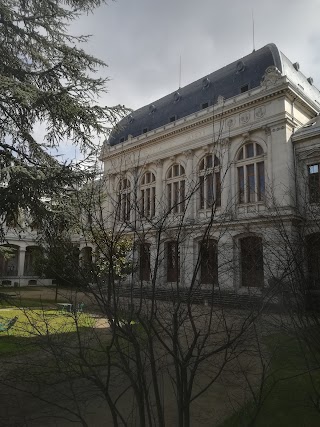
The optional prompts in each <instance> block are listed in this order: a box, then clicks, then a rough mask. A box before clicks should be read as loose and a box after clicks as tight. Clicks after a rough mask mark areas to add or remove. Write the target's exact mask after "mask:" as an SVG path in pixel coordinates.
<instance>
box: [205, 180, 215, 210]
mask: <svg viewBox="0 0 320 427" xmlns="http://www.w3.org/2000/svg"><path fill="white" fill-rule="evenodd" d="M206 184H207V203H206V205H207V206H206V207H207V208H210V207H211V206H212V203H213V202H214V194H213V174H212V173H210V174H209V175H207V176H206Z"/></svg>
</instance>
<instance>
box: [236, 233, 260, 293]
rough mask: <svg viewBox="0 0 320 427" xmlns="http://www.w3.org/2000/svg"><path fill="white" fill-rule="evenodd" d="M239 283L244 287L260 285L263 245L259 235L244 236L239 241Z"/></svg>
mask: <svg viewBox="0 0 320 427" xmlns="http://www.w3.org/2000/svg"><path fill="white" fill-rule="evenodd" d="M240 251H241V252H240V254H241V284H242V286H245V287H262V286H263V283H264V273H263V245H262V239H261V238H259V237H255V236H252V237H245V238H243V239H241V241H240Z"/></svg>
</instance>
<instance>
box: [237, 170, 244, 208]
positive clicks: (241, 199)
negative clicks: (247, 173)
mask: <svg viewBox="0 0 320 427" xmlns="http://www.w3.org/2000/svg"><path fill="white" fill-rule="evenodd" d="M238 191H239V203H244V169H243V167H240V168H238Z"/></svg>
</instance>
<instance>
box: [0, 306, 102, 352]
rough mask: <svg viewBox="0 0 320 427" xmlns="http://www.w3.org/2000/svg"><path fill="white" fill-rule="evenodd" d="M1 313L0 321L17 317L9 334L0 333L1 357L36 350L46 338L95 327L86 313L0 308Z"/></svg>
mask: <svg viewBox="0 0 320 427" xmlns="http://www.w3.org/2000/svg"><path fill="white" fill-rule="evenodd" d="M0 316H1V318H0V322H3V321H6V320H9V319H12V318H13V317H15V316H17V317H18V320H17V322H16V323H15V325H14V326H13V327H12V328H11V329H10V330H9V331H8V333H6V332H2V333H0V356H4V355H8V354H12V353H21V352H24V351H31V350H34V349H36V347H37V344H38V343H39V341H40V340H43V339H44V338H48V337H54V336H58V335H62V334H71V333H75V332H76V330H77V329H80V330H81V329H83V328H89V327H92V326H93V322H94V320H93V319H92V318H91V317H90V316H89V315H87V314H85V313H81V314H78V315H77V316H76V317H75V316H71V315H69V314H62V313H60V312H58V311H57V310H46V309H34V310H33V309H30V308H28V309H19V308H11V309H8V310H0Z"/></svg>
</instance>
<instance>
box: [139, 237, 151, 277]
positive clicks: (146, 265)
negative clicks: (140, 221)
mask: <svg viewBox="0 0 320 427" xmlns="http://www.w3.org/2000/svg"><path fill="white" fill-rule="evenodd" d="M150 270H151V269H150V244H148V243H144V244H141V245H140V280H147V281H149V280H150Z"/></svg>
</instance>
